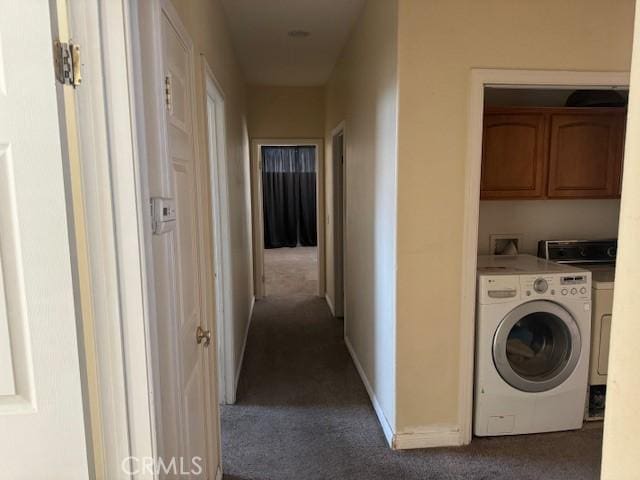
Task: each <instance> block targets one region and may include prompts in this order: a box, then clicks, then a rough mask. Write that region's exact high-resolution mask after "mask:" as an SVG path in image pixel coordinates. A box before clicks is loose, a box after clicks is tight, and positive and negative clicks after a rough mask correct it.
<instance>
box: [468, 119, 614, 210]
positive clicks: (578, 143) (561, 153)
mask: <svg viewBox="0 0 640 480" xmlns="http://www.w3.org/2000/svg"><path fill="white" fill-rule="evenodd" d="M625 118H626V109H623V108H499V109H487V111H486V112H485V115H484V125H483V142H482V177H481V187H480V192H481V194H480V197H481V198H482V199H541V198H616V197H619V196H620V186H621V181H620V180H621V174H622V158H623V143H624V130H625Z"/></svg>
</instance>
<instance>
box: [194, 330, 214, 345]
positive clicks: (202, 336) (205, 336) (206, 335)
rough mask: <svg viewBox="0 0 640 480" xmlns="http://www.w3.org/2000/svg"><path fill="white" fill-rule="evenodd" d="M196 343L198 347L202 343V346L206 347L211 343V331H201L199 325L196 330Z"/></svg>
mask: <svg viewBox="0 0 640 480" xmlns="http://www.w3.org/2000/svg"><path fill="white" fill-rule="evenodd" d="M196 342H198V345H200V344H201V343H202V342H204V346H205V347H208V346H209V344H210V343H211V330H203V329H202V327H201V326H200V325H198V328H196Z"/></svg>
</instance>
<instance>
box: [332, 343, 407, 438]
mask: <svg viewBox="0 0 640 480" xmlns="http://www.w3.org/2000/svg"><path fill="white" fill-rule="evenodd" d="M344 343H345V345H346V346H347V350H349V354H350V355H351V359H352V360H353V364H354V365H355V366H356V370H357V371H358V374H359V375H360V379H361V380H362V383H363V384H364V388H366V389H367V393H368V394H369V399H370V400H371V405H372V406H373V410H374V411H375V412H376V415H377V417H378V422H380V426H381V427H382V432H383V433H384V437H385V438H386V439H387V443H388V444H389V446H390V447H391V448H395V447H394V438H395V434H394V432H393V427H392V426H391V424H390V423H389V421H388V420H387V417H386V416H385V415H384V411H383V410H382V406H381V405H380V402H378V398H377V397H376V394H375V392H374V391H373V388H372V387H371V384H370V383H369V379H368V378H367V375H366V374H365V373H364V369H363V368H362V365H361V364H360V360H358V356H357V355H356V352H355V350H354V349H353V346H352V345H351V342H350V341H349V338H348V337H347V336H345V337H344Z"/></svg>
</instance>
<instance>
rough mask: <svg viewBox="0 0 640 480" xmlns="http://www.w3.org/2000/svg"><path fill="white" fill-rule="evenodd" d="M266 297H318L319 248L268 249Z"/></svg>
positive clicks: (265, 272)
mask: <svg viewBox="0 0 640 480" xmlns="http://www.w3.org/2000/svg"><path fill="white" fill-rule="evenodd" d="M264 276H265V290H266V295H267V296H271V295H292V294H296V293H306V294H308V295H316V294H317V293H318V248H317V247H301V246H297V247H295V248H288V247H284V248H267V249H265V250H264Z"/></svg>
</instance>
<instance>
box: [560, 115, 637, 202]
mask: <svg viewBox="0 0 640 480" xmlns="http://www.w3.org/2000/svg"><path fill="white" fill-rule="evenodd" d="M624 121H625V113H611V114H597V113H584V114H583V113H578V114H554V115H552V117H551V147H550V151H549V190H548V196H549V198H607V197H609V198H611V197H617V196H619V195H620V175H621V170H622V151H623V149H622V143H623V132H624Z"/></svg>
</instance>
